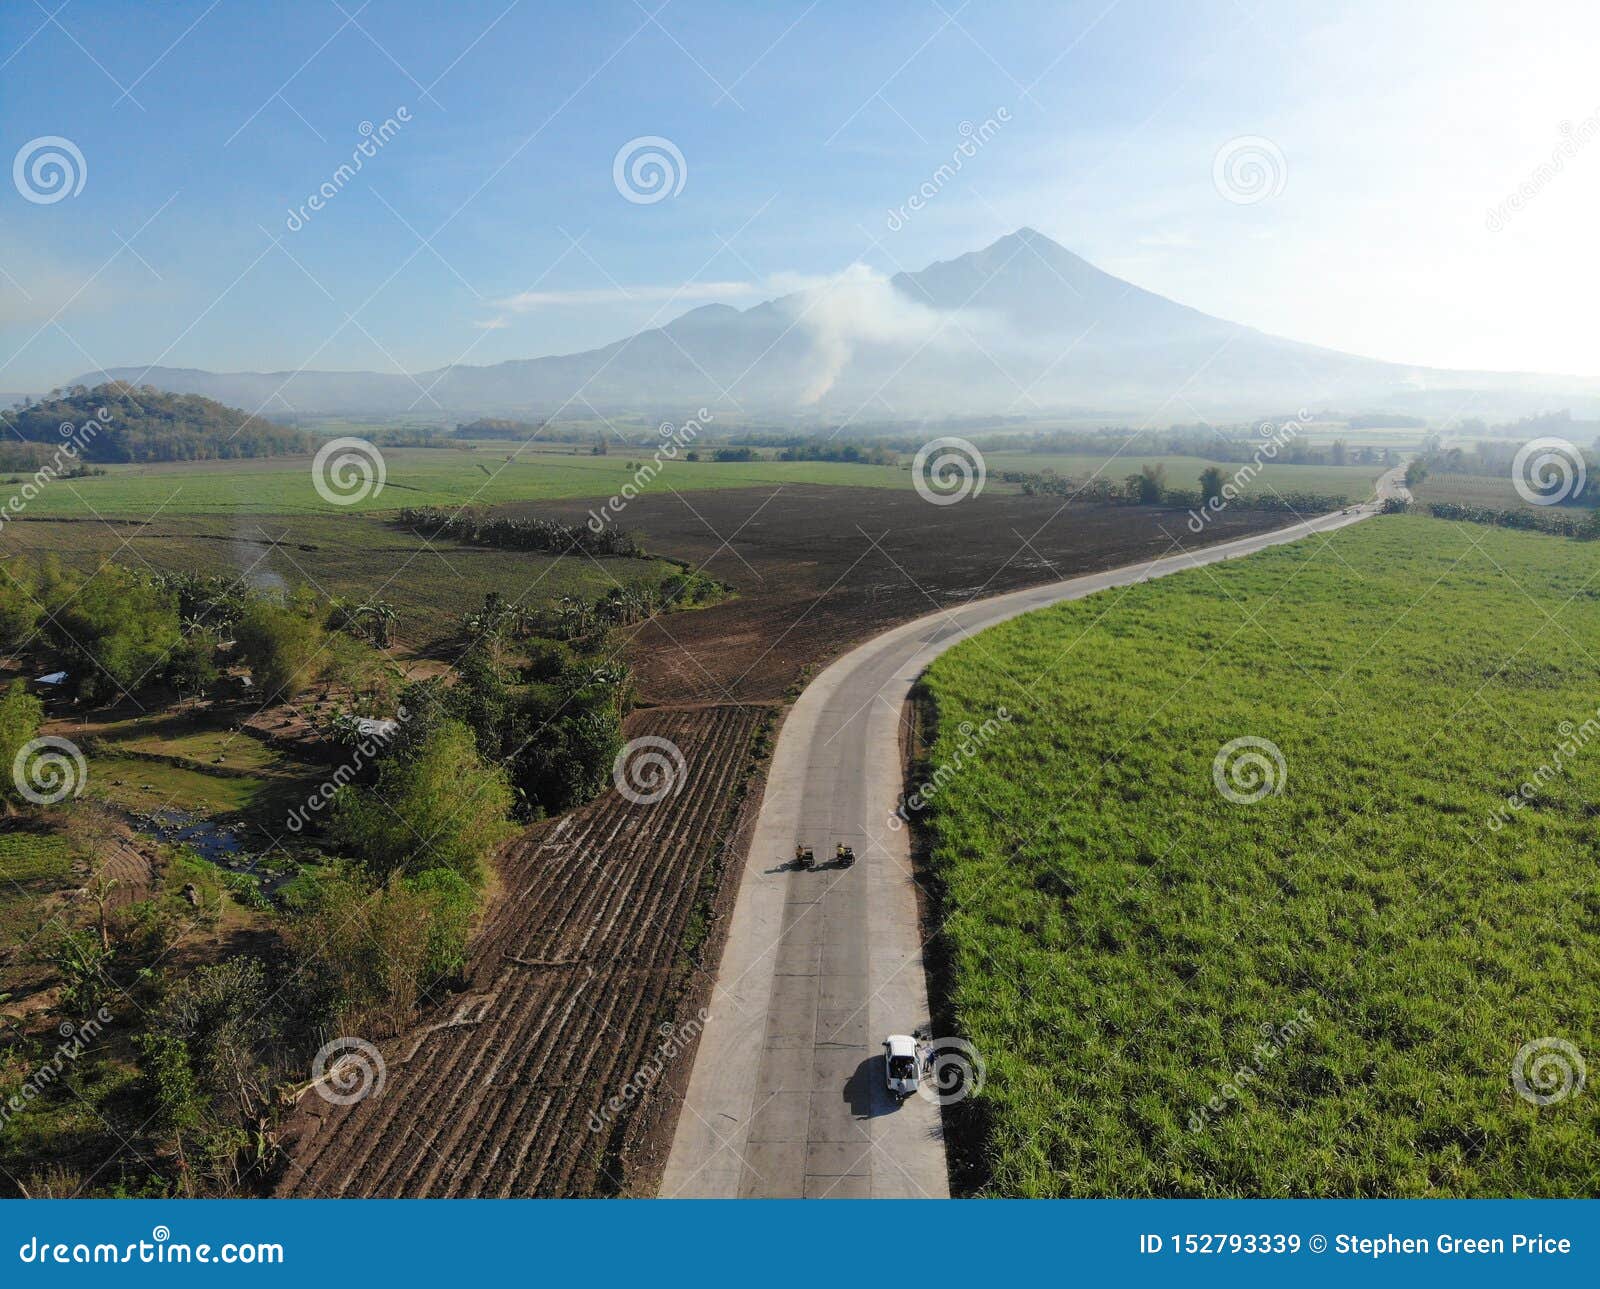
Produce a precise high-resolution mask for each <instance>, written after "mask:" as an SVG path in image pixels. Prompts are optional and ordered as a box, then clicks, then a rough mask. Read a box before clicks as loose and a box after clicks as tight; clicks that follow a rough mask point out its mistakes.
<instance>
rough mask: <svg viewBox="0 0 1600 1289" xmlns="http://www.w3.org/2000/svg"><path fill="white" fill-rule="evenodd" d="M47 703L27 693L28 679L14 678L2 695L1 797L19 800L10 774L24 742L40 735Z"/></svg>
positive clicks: (0, 703) (0, 701)
mask: <svg viewBox="0 0 1600 1289" xmlns="http://www.w3.org/2000/svg"><path fill="white" fill-rule="evenodd" d="M43 719H44V704H43V703H41V702H40V701H39V700H38V699H37V698H35V697H34V696H33V695H32V694H30V693H29V692H28V685H27V682H26V681H22V680H13V681H12V682H11V684H10V685H9V686H7V688H6V691H5V694H4V696H3V697H0V799H4V800H7V801H13V800H20V799H21V797H20V794H19V793H18V791H17V785H16V783H15V781H14V779H13V775H12V773H11V767H12V765H13V764H15V762H16V759H17V753H18V752H20V751H21V750H22V746H23V744H25V743H27V742H28V741H29V740H30V739H33V738H35V737H37V735H38V733H39V722H40V721H42V720H43Z"/></svg>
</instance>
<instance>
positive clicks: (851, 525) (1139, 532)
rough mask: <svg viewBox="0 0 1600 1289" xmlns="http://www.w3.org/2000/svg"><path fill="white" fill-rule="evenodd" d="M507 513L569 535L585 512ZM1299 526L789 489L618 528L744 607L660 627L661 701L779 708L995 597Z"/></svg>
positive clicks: (1021, 499)
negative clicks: (689, 566) (692, 568)
mask: <svg viewBox="0 0 1600 1289" xmlns="http://www.w3.org/2000/svg"><path fill="white" fill-rule="evenodd" d="M508 509H512V510H516V511H519V512H524V513H532V514H538V515H543V516H548V517H550V518H556V519H562V520H564V521H566V522H569V523H571V522H578V521H581V520H582V519H583V518H584V516H585V515H586V514H587V513H588V506H587V504H586V503H583V502H563V501H544V502H538V503H528V504H526V505H517V506H514V507H509V508H508ZM1296 518H1297V516H1295V515H1290V514H1280V513H1273V512H1270V511H1261V510H1244V509H1232V510H1224V511H1223V512H1222V513H1221V514H1220V515H1218V516H1217V517H1215V518H1214V519H1213V520H1212V522H1211V523H1209V524H1208V525H1207V530H1206V533H1205V535H1204V537H1203V538H1196V537H1195V536H1194V535H1193V534H1191V533H1190V532H1189V530H1188V528H1187V527H1186V526H1185V523H1186V519H1187V512H1185V511H1181V510H1173V509H1169V508H1166V507H1158V506H1112V505H1106V504H1095V503H1080V502H1072V503H1071V504H1069V505H1065V506H1063V504H1062V500H1061V498H1059V497H1028V496H1023V495H1021V494H1018V493H993V494H991V493H985V494H982V495H979V496H977V497H971V498H968V499H966V500H965V501H961V502H959V503H957V504H955V505H948V506H935V505H932V504H930V503H929V502H927V501H924V500H923V499H922V498H921V497H920V496H918V495H917V494H916V493H915V492H911V491H909V490H906V491H891V490H889V489H880V488H873V489H868V488H825V487H817V486H814V485H808V484H801V485H781V486H769V487H760V488H741V489H728V490H725V491H720V492H705V493H694V494H692V495H690V494H676V493H672V494H664V495H658V494H651V495H648V496H644V497H640V498H638V499H637V500H635V501H633V502H631V503H629V505H628V506H627V508H626V509H625V510H624V511H623V512H622V515H621V517H620V519H619V520H618V522H619V523H620V524H621V526H622V527H624V528H630V529H634V530H637V531H639V532H641V533H642V534H643V535H644V538H645V543H646V546H647V547H648V548H649V550H650V551H651V552H652V553H653V554H658V555H666V556H672V557H676V558H679V559H686V560H689V561H690V562H691V563H693V564H694V565H696V566H699V565H701V564H702V563H703V564H704V566H705V568H706V571H707V572H709V573H711V574H713V575H714V576H716V577H719V578H721V579H723V580H724V581H727V582H730V583H732V584H733V586H734V587H735V588H736V589H737V591H738V597H737V598H736V599H735V600H733V601H731V602H729V603H726V604H720V605H716V606H714V607H712V608H708V609H702V610H698V611H695V612H692V613H676V614H672V615H671V616H670V617H668V618H666V619H664V620H658V621H657V622H655V623H652V624H651V626H649V627H648V628H647V629H646V630H645V631H643V632H641V633H640V635H639V636H638V638H637V639H636V640H635V642H634V647H633V649H632V650H631V653H630V659H629V661H630V662H632V664H633V666H634V668H635V670H636V671H637V673H638V675H639V678H640V689H641V692H642V694H643V695H644V697H645V698H646V699H647V700H649V701H656V702H684V701H700V702H712V701H722V702H764V701H771V700H774V699H779V698H782V697H783V696H784V695H785V693H786V692H788V691H789V690H790V688H791V686H793V685H794V683H795V682H796V680H797V679H799V678H800V677H801V676H802V675H803V674H806V673H808V672H809V671H811V670H814V669H815V668H816V667H817V666H818V665H819V664H821V663H825V662H826V661H828V660H829V659H831V658H833V657H835V656H837V655H838V654H840V653H842V652H843V651H844V650H845V649H846V648H847V647H848V646H849V645H852V644H855V643H858V642H859V641H861V640H864V639H867V638H868V637H870V636H873V635H875V634H877V633H878V632H879V631H882V630H884V629H886V628H888V627H891V626H894V625H895V624H896V623H899V622H904V621H907V620H908V619H911V618H915V617H919V616H921V615H922V614H925V613H932V612H934V611H936V610H937V609H940V608H943V607H947V606H950V605H954V604H960V603H963V602H964V601H966V600H969V599H974V598H979V597H982V596H987V595H998V594H1000V593H1001V592H1004V591H1014V590H1018V589H1020V588H1022V587H1025V586H1034V585H1038V584H1039V583H1041V582H1053V581H1057V580H1059V579H1061V578H1065V577H1071V576H1073V575H1075V574H1079V573H1092V572H1096V571H1098V570H1100V569H1106V568H1115V567H1117V566H1119V565H1122V564H1131V563H1135V562H1137V561H1139V560H1145V559H1154V558H1156V557H1157V556H1160V555H1171V554H1175V553H1176V552H1177V551H1178V550H1179V549H1181V548H1182V547H1183V546H1185V545H1190V544H1202V543H1210V542H1216V541H1227V540H1229V539H1231V538H1235V537H1245V536H1248V535H1249V534H1251V533H1257V532H1263V531H1265V530H1267V529H1271V528H1281V527H1282V526H1283V525H1284V524H1286V523H1292V522H1294V521H1295V519H1296Z"/></svg>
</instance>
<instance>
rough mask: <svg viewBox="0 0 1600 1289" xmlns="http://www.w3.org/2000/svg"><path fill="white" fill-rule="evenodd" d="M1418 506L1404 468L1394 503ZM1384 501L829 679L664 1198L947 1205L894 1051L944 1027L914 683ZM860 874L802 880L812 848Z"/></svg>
mask: <svg viewBox="0 0 1600 1289" xmlns="http://www.w3.org/2000/svg"><path fill="white" fill-rule="evenodd" d="M1387 495H1403V489H1402V488H1401V487H1400V485H1399V472H1398V471H1395V472H1392V473H1391V474H1389V475H1386V476H1385V477H1384V478H1383V479H1382V480H1381V481H1380V483H1379V496H1380V497H1382V496H1387ZM1376 510H1377V505H1376V503H1372V504H1368V505H1365V506H1360V507H1356V508H1353V509H1352V510H1350V511H1347V512H1344V513H1342V514H1335V515H1328V516H1325V517H1323V518H1321V519H1316V520H1311V521H1309V522H1307V523H1303V524H1296V525H1294V526H1293V527H1290V528H1284V529H1280V530H1278V531H1276V532H1271V533H1264V534H1260V535H1258V536H1254V537H1246V538H1242V539H1240V540H1238V541H1234V542H1228V543H1225V544H1223V545H1218V546H1211V547H1206V548H1204V549H1202V550H1199V551H1196V552H1194V553H1192V554H1180V555H1174V556H1170V557H1168V558H1165V559H1159V560H1156V561H1154V562H1153V563H1148V564H1140V565H1133V566H1129V567H1127V568H1120V569H1113V570H1111V571H1109V572H1105V573H1095V574H1091V575H1088V576H1085V577H1076V578H1073V579H1071V580H1070V581H1065V582H1057V583H1054V584H1052V585H1049V586H1041V587H1036V588H1034V589H1032V590H1027V591H1018V592H1015V593H1012V594H1010V595H1002V596H997V597H995V598H993V599H988V600H982V601H979V602H976V603H973V604H968V605H965V606H963V607H961V608H957V609H951V610H949V611H946V612H940V613H936V614H933V615H931V616H929V617H926V618H922V619H919V620H918V621H915V622H910V623H907V624H906V625H904V626H901V627H897V628H896V629H894V630H892V631H889V632H886V633H885V634H883V635H881V636H878V637H876V638H875V639H873V640H870V641H868V642H867V643H866V644H864V645H862V646H860V647H859V648H857V649H855V650H854V651H852V652H851V653H849V654H846V655H845V656H844V657H843V658H840V659H839V660H838V661H837V662H835V663H834V664H833V665H832V666H831V667H829V668H828V669H827V670H826V671H824V672H823V673H822V674H821V675H820V676H818V677H817V678H816V679H815V680H814V681H812V683H811V684H810V685H808V686H807V687H806V689H805V692H804V693H802V694H801V696H800V698H799V700H798V701H797V702H796V703H795V705H794V708H793V709H792V711H791V712H790V713H789V716H788V719H787V720H786V721H785V722H784V726H783V730H782V733H781V735H780V736H779V739H778V744H777V747H776V749H775V751H774V754H773V761H772V769H771V773H770V774H769V775H768V780H767V789H766V796H765V797H764V798H763V800H762V804H761V814H760V818H759V819H758V821H757V824H756V831H755V837H754V840H753V842H752V844H751V848H750V854H749V856H748V858H747V860H746V863H745V870H744V874H743V877H742V884H741V886H740V888H739V896H738V900H737V902H736V904H735V907H734V913H733V921H732V925H731V926H730V928H729V933H728V942H727V947H726V948H725V949H724V951H723V957H722V963H721V968H720V971H719V973H718V984H717V989H716V992H715V996H714V998H713V1000H712V1003H711V1007H710V1011H711V1018H710V1020H709V1021H708V1022H707V1023H706V1027H705V1031H704V1033H703V1035H702V1037H701V1040H700V1048H699V1053H698V1055H697V1056H696V1058H695V1066H694V1070H693V1072H692V1074H691V1076H690V1083H689V1089H688V1094H687V1097H686V1100H685V1103H684V1106H683V1109H682V1113H681V1114H680V1116H679V1119H678V1127H677V1134H676V1136H675V1137H674V1139H673V1143H672V1152H671V1154H670V1156H669V1157H668V1160H667V1168H666V1173H665V1176H664V1177H663V1179H662V1185H661V1194H662V1196H664V1197H668V1198H673V1197H679V1196H684V1197H687V1196H707V1197H724V1198H731V1197H736V1196H747V1197H760V1196H765V1197H805V1198H824V1197H833V1198H867V1197H871V1198H878V1197H901V1198H904V1197H918V1196H926V1197H947V1196H948V1195H949V1182H948V1175H947V1170H946V1164H945V1151H944V1141H943V1136H942V1132H941V1126H940V1118H939V1111H938V1107H937V1106H935V1105H933V1104H932V1103H930V1102H928V1101H925V1100H924V1099H923V1098H921V1097H912V1098H910V1099H909V1100H907V1101H906V1102H904V1103H903V1104H896V1103H895V1101H894V1100H893V1099H892V1098H890V1097H889V1096H888V1094H887V1092H886V1091H885V1089H884V1085H883V1061H882V1049H881V1044H882V1042H883V1039H884V1036H885V1035H887V1034H890V1033H910V1032H912V1031H913V1030H914V1029H916V1028H918V1027H920V1026H924V1025H927V1024H928V1023H929V1010H928V993H927V978H926V975H925V973H924V968H923V956H922V937H921V935H920V933H919V931H918V921H917V906H916V896H915V884H914V881H913V878H912V871H911V859H910V852H909V845H908V840H907V837H906V834H905V832H904V831H903V830H895V829H892V828H890V827H889V826H888V819H889V817H890V815H891V813H892V812H893V811H894V808H895V806H896V804H897V802H898V800H899V794H900V792H901V790H902V787H903V784H902V775H901V768H900V754H899V722H900V715H901V710H902V705H903V703H904V701H905V699H906V697H907V695H908V693H909V692H910V689H911V685H912V683H913V682H914V681H915V680H916V678H917V677H918V676H919V675H921V673H922V672H923V670H924V669H926V668H927V666H928V664H929V663H930V662H932V661H933V659H934V658H936V657H937V656H938V655H939V654H941V653H943V652H944V651H945V650H946V649H948V648H950V646H951V645H953V644H956V643H957V642H959V641H960V640H963V639H965V638H966V637H967V636H969V635H972V634H973V633H975V632H977V631H981V630H983V629H984V628H985V627H990V626H993V625H994V624H995V623H997V622H1003V621H1005V620H1006V619H1008V618H1013V617H1015V616H1017V615H1018V614H1020V613H1026V612H1028V611H1029V610H1031V609H1038V608H1043V607H1045V606H1047V605H1051V604H1056V603H1059V602H1061V601H1063V600H1072V599H1078V598H1080V597H1082V596H1085V595H1090V594H1092V593H1094V592H1096V591H1103V590H1108V589H1110V588H1113V587H1120V586H1128V585H1131V584H1133V583H1135V582H1142V581H1145V580H1147V579H1149V578H1152V577H1162V576H1165V575H1166V574H1169V573H1177V572H1181V571H1183V570H1184V569H1189V568H1196V567H1199V566H1200V565H1202V564H1211V563H1215V562H1217V561H1219V560H1224V559H1232V558H1235V557H1237V556H1240V555H1247V554H1250V553H1252V552H1254V551H1258V550H1263V549H1265V548H1267V547H1269V546H1276V545H1280V544H1282V543H1284V542H1290V541H1295V540H1298V539H1300V538H1304V537H1307V536H1309V535H1311V534H1314V533H1325V532H1330V531H1332V530H1333V529H1336V528H1343V527H1345V526H1346V525H1349V524H1353V523H1357V522H1359V521H1360V520H1362V519H1365V518H1367V517H1368V516H1369V515H1371V514H1374V513H1376ZM797 841H804V842H805V843H807V844H808V845H811V846H813V847H815V848H816V852H817V858H818V860H819V861H821V860H823V859H825V858H831V856H832V854H833V848H834V846H835V845H836V844H837V843H838V842H841V841H842V842H845V843H846V844H849V845H853V846H854V847H855V850H856V853H857V855H858V856H859V857H860V859H859V860H858V862H857V863H856V865H855V866H854V867H853V868H850V869H847V870H838V869H834V868H831V867H828V866H824V867H822V868H821V869H820V870H818V871H812V872H801V871H798V870H796V869H794V868H793V866H792V865H791V863H790V862H789V861H790V857H791V856H792V855H793V853H794V847H795V843H796V842H797Z"/></svg>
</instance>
